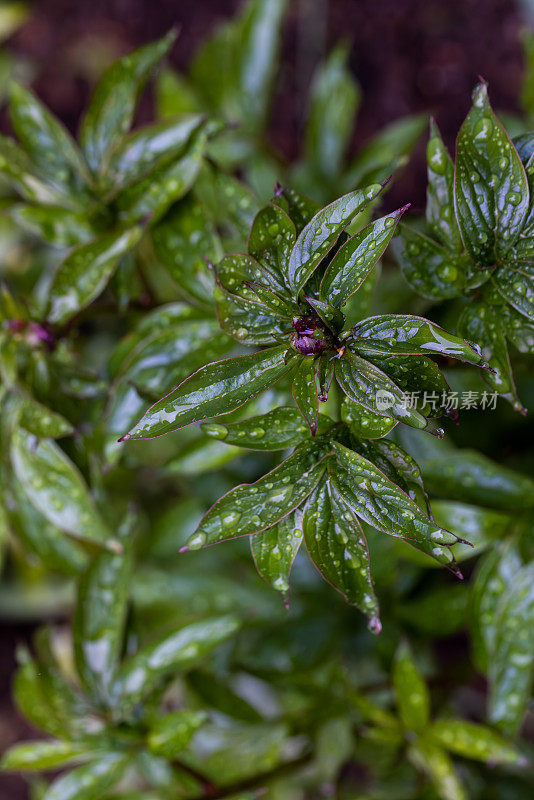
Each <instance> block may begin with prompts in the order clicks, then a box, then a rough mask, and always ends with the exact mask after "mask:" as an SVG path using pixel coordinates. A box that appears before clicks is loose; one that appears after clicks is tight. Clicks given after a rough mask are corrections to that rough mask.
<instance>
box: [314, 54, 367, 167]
mask: <svg viewBox="0 0 534 800" xmlns="http://www.w3.org/2000/svg"><path fill="white" fill-rule="evenodd" d="M348 55H349V50H348V47H346V46H345V45H338V46H337V47H335V48H334V49H333V50H332V52H331V53H330V54H329V55H328V56H327V58H326V59H325V60H324V61H323V62H322V63H321V64H320V65H319V67H318V68H317V70H316V72H315V75H314V76H313V81H312V86H311V89H310V101H309V108H308V119H307V124H306V132H305V151H304V152H305V159H306V165H307V166H309V167H310V168H311V169H312V170H313V172H314V173H315V174H317V175H318V176H321V177H322V178H323V179H326V180H327V181H329V182H330V181H331V180H332V177H333V176H338V175H339V174H340V173H341V169H342V166H343V161H344V158H345V155H346V151H347V147H348V145H349V142H350V138H351V134H352V129H353V127H354V120H355V116H356V112H357V110H358V106H359V104H360V90H359V88H358V86H357V84H356V82H355V80H354V78H353V77H352V74H351V73H350V71H349V70H348V68H347V60H348Z"/></svg>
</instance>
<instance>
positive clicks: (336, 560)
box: [120, 184, 484, 630]
mask: <svg viewBox="0 0 534 800" xmlns="http://www.w3.org/2000/svg"><path fill="white" fill-rule="evenodd" d="M381 188H382V186H381V184H373V185H371V186H368V187H366V188H365V189H363V190H356V191H354V192H351V193H349V194H348V195H345V196H344V197H342V198H340V199H339V200H337V201H335V202H334V203H332V204H330V205H329V206H326V207H325V208H323V209H320V208H317V206H316V205H315V204H314V203H312V201H310V200H308V199H307V198H305V197H303V196H301V195H298V194H297V193H295V192H294V191H292V190H285V189H282V188H281V187H279V188H278V190H277V192H276V195H275V197H274V198H273V201H272V202H271V204H270V205H268V206H266V207H265V208H263V209H261V210H260V211H259V212H258V214H257V216H256V217H255V219H254V222H253V224H252V228H251V231H250V235H249V239H248V253H247V254H235V255H231V256H226V257H225V258H223V259H222V260H221V261H220V262H219V263H218V264H217V265H216V266H215V267H214V273H215V280H216V287H215V301H216V306H217V315H218V319H219V323H220V325H221V327H222V329H223V330H224V331H225V333H227V334H228V336H229V337H231V338H233V339H234V340H236V341H237V342H239V343H240V344H242V345H253V346H255V347H256V348H262V349H256V352H253V353H251V354H250V355H241V356H237V357H235V358H227V359H224V360H222V361H217V362H214V363H212V364H207V365H206V366H203V367H201V368H200V369H199V370H197V371H196V372H194V373H193V374H192V375H191V376H190V377H188V378H186V379H185V380H184V381H183V382H182V383H181V384H180V385H179V386H178V387H177V388H176V389H174V390H173V391H171V392H170V394H168V395H166V396H165V397H163V398H162V399H161V400H159V401H158V402H156V403H155V404H154V405H153V406H152V407H151V408H150V409H149V410H148V411H147V412H146V414H145V415H144V416H143V417H142V419H141V420H140V421H139V422H138V423H137V424H136V425H135V426H134V427H133V428H132V429H131V430H130V432H129V433H127V434H125V435H124V436H123V437H121V440H120V441H124V440H131V439H134V440H135V439H146V438H153V437H157V436H161V435H163V434H165V433H168V432H171V431H175V430H178V429H180V428H183V427H185V426H187V425H190V424H191V423H196V422H203V421H205V420H207V419H213V418H217V417H219V416H220V415H222V414H228V413H231V412H233V411H236V410H237V409H239V408H240V407H242V406H244V405H245V404H246V403H248V402H250V401H251V400H252V399H253V398H254V397H255V396H257V395H259V394H261V393H262V392H264V391H265V390H267V389H269V388H270V387H272V386H273V385H275V384H277V383H278V382H282V384H283V385H285V386H288V385H290V386H291V391H292V395H293V397H294V400H295V403H296V405H297V408H298V410H297V409H294V410H291V409H288V408H278V409H273V411H271V412H268V413H267V414H266V415H264V416H260V417H254V418H252V419H248V420H244V421H241V422H235V423H229V424H227V425H225V424H223V423H212V424H209V425H208V426H204V430H205V431H206V432H207V433H208V434H209V435H211V436H212V437H214V438H219V439H222V440H224V442H225V443H227V444H229V445H233V446H237V447H249V448H252V449H258V450H281V449H286V448H288V447H291V446H293V447H296V449H295V452H294V453H293V454H292V455H291V456H289V458H288V459H287V460H286V461H284V462H282V464H280V465H279V466H278V467H276V468H275V470H273V471H272V472H270V473H268V474H267V475H265V476H264V477H263V478H261V479H260V480H259V481H257V482H256V483H255V484H252V485H249V486H241V487H238V488H237V489H234V490H232V491H231V492H230V493H229V494H228V495H226V496H225V497H224V498H222V499H221V500H220V501H219V502H218V503H216V504H215V506H214V507H213V508H212V509H211V511H210V512H208V514H207V515H206V517H205V519H204V520H203V521H202V522H201V524H200V526H199V528H198V530H197V532H196V533H195V534H194V535H193V536H192V537H191V539H190V540H189V544H188V546H189V547H190V548H191V547H193V548H194V547H196V548H198V547H201V546H204V545H209V544H214V543H216V542H219V541H222V540H224V539H228V538H235V537H239V536H245V535H250V536H253V537H254V538H253V540H252V552H253V556H254V558H255V561H256V564H257V566H258V569H259V571H260V573H261V574H263V575H265V576H266V577H267V578H268V580H269V581H270V582H271V583H272V584H273V585H274V586H275V588H277V589H279V590H280V591H282V592H283V593H284V594H287V592H288V588H289V583H288V580H289V571H290V569H291V565H292V563H293V560H294V558H295V556H296V554H297V551H298V549H299V546H300V543H301V541H302V540H303V539H304V540H305V541H306V546H307V549H308V551H309V553H310V555H311V557H312V560H313V561H314V563H315V564H316V565H317V566H318V568H319V570H320V571H321V573H322V574H323V576H324V577H325V578H326V579H327V580H328V581H329V582H330V583H332V584H333V585H334V586H335V587H336V588H337V589H338V590H339V591H340V592H341V593H342V594H343V595H344V596H345V597H346V599H347V600H349V602H351V603H353V604H355V605H356V606H358V607H359V608H360V609H362V610H363V611H364V612H365V613H366V614H367V615H368V617H369V618H370V620H371V623H370V624H371V627H373V628H374V629H376V630H379V629H380V623H379V618H378V605H377V602H376V599H375V597H374V593H373V590H372V584H371V578H370V573H369V556H368V551H367V544H366V541H365V535H364V532H363V530H362V527H361V521H363V522H364V523H366V524H368V525H370V526H372V527H375V528H377V529H379V530H382V531H385V532H386V533H390V534H392V535H394V536H400V537H403V538H405V539H406V540H408V541H409V542H410V543H412V544H413V545H414V546H416V547H418V548H419V549H422V550H423V551H424V552H426V553H428V554H429V555H431V556H432V557H434V558H435V559H437V560H438V561H440V563H442V564H446V565H451V564H452V565H453V566H452V568H453V569H456V568H455V567H454V558H453V555H452V552H451V551H450V548H449V546H450V545H451V544H453V543H456V542H457V541H458V539H457V537H456V536H455V535H453V534H450V533H449V532H448V531H446V530H442V529H441V528H439V527H436V525H435V523H434V521H433V520H432V518H431V516H430V517H429V516H428V514H429V513H430V510H429V507H428V505H427V503H426V496H425V494H424V490H423V487H422V483H421V480H420V474H419V471H418V468H417V466H416V465H415V464H414V463H413V462H411V460H410V458H409V456H408V455H407V454H406V453H404V451H402V450H401V449H400V448H398V447H397V446H396V445H395V444H393V443H392V442H389V441H387V442H385V441H380V442H372V441H366V440H369V439H379V438H381V437H383V436H384V435H386V434H387V433H388V432H389V431H390V430H391V429H392V428H393V427H394V426H395V425H396V424H397V423H398V422H400V421H401V422H405V423H407V424H408V425H410V426H412V427H415V428H417V429H426V430H430V431H431V432H436V433H437V434H438V435H441V432H440V431H436V429H435V428H434V426H433V424H432V423H431V422H430V421H429V420H428V415H429V413H430V412H431V409H430V407H429V406H427V407H425V405H424V404H423V405H422V408H421V410H418V409H417V408H416V406H415V405H414V404H413V403H412V402H411V400H410V398H409V396H408V394H407V392H408V391H410V392H413V391H422V388H424V391H426V392H431V391H432V392H434V393H435V392H439V393H440V394H441V393H442V392H443V391H445V390H446V388H447V384H446V382H445V380H444V378H443V376H442V375H441V372H440V371H439V369H438V367H437V365H436V363H435V362H434V361H433V360H432V358H430V355H434V356H435V355H440V356H446V357H449V358H451V357H453V358H456V359H461V360H464V361H466V362H468V363H471V364H476V365H479V366H484V361H483V359H482V357H481V355H480V354H479V352H478V351H477V349H476V348H475V347H474V346H472V345H471V344H469V343H468V342H466V341H464V340H463V339H460V338H459V337H457V336H454V335H452V334H449V333H447V332H446V331H445V330H443V329H442V328H440V327H439V326H437V325H436V324H434V323H432V322H429V321H428V320H425V319H423V318H421V317H413V316H409V315H385V316H379V317H371V318H368V319H364V320H360V321H359V322H357V323H356V325H352V326H351V327H347V326H346V315H345V313H344V310H343V309H345V310H346V307H347V304H349V303H350V302H351V299H352V298H353V297H355V298H356V299H357V296H358V290H359V289H360V288H361V287H362V285H363V284H364V283H365V282H366V280H367V279H368V277H369V274H370V273H371V272H372V270H373V269H374V268H375V266H376V264H377V262H378V260H379V259H380V257H381V255H382V254H383V252H384V250H385V249H386V247H387V244H388V242H389V241H390V239H391V237H392V236H393V233H394V230H395V226H396V224H397V222H398V220H399V218H400V216H401V214H402V213H403V211H404V210H405V209H404V208H402V209H399V210H398V211H396V212H393V213H392V214H388V215H386V216H385V217H381V218H379V219H377V220H374V221H372V222H370V223H369V224H368V225H366V226H364V227H363V228H361V229H360V230H358V224H357V219H358V215H361V214H362V213H363V212H364V210H365V209H366V207H367V206H368V205H369V203H371V202H372V201H373V200H375V198H376V197H377V196H378V195H379V193H380V191H381ZM347 229H349V230H350V231H351V233H348V232H347ZM353 231H354V232H353ZM273 341H274V344H273ZM269 345H271V346H269ZM333 381H335V383H336V386H337V391H338V392H339V393H340V394H341V396H342V397H343V402H342V406H341V414H342V422H341V423H340V424H339V425H337V426H336V425H334V424H333V422H332V420H331V419H330V418H329V417H328V416H325V415H321V414H320V413H319V407H320V403H327V401H328V396H329V392H330V390H331V385H332V382H333ZM383 397H385V398H386V399H387V404H386V409H387V410H384V408H383V406H381V398H383ZM306 425H307V428H308V429H309V430H308V433H306V430H307V429H306ZM310 433H311V438H310V435H309V434H310ZM317 434H318V435H317ZM306 439H309V443H307V444H302V442H304V441H305V440H306ZM321 542H322V544H320V543H321Z"/></svg>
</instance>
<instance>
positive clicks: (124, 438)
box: [117, 433, 132, 442]
mask: <svg viewBox="0 0 534 800" xmlns="http://www.w3.org/2000/svg"><path fill="white" fill-rule="evenodd" d="M131 438H132V436H131V434H130V433H125V434H124V436H121V438H120V439H117V441H118V442H128V441H129V440H130V439H131Z"/></svg>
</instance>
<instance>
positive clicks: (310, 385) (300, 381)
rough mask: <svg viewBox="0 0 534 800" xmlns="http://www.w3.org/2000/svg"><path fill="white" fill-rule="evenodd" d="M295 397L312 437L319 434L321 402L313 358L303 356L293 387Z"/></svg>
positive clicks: (296, 371)
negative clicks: (318, 423) (318, 418)
mask: <svg viewBox="0 0 534 800" xmlns="http://www.w3.org/2000/svg"><path fill="white" fill-rule="evenodd" d="M292 391H293V397H294V398H295V403H296V404H297V406H298V408H299V411H300V413H301V414H302V416H303V418H304V419H305V420H306V422H307V423H308V425H309V427H310V431H311V434H312V436H315V434H316V432H317V417H318V415H319V400H318V398H317V386H316V385H315V366H314V359H313V356H303V357H302V358H301V360H300V363H299V364H298V366H297V368H296V370H295V377H294V378H293V385H292Z"/></svg>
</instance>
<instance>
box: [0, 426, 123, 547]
mask: <svg viewBox="0 0 534 800" xmlns="http://www.w3.org/2000/svg"><path fill="white" fill-rule="evenodd" d="M11 459H12V463H13V469H14V470H15V474H16V476H17V478H18V480H19V481H20V484H21V487H22V488H23V491H24V493H25V495H26V497H27V498H28V500H29V502H30V503H31V504H32V505H33V506H34V507H35V508H36V509H37V510H38V511H40V512H41V514H43V515H44V516H45V517H46V519H47V520H48V521H49V522H51V523H52V525H56V526H57V527H58V528H60V529H61V530H64V531H66V532H67V533H69V534H70V535H71V536H74V537H75V538H78V539H81V540H82V541H87V542H94V543H95V544H99V545H104V546H105V545H108V544H110V545H112V539H111V537H110V534H109V531H108V530H107V528H106V526H105V525H104V523H103V522H102V519H101V517H100V515H99V513H98V512H97V510H96V508H95V505H94V503H93V500H92V498H91V496H90V495H89V491H88V489H87V486H86V484H85V482H84V480H83V478H82V476H81V475H80V473H79V472H78V470H77V469H76V467H75V466H74V464H73V463H72V462H71V461H70V460H69V459H68V458H67V456H66V455H65V453H64V452H63V451H62V450H61V449H60V448H59V447H58V446H57V445H56V444H54V442H52V441H51V440H49V439H36V438H35V437H34V436H33V435H32V434H30V433H28V432H26V431H23V430H22V429H19V430H18V431H16V432H15V434H14V435H13V440H12V444H11Z"/></svg>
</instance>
